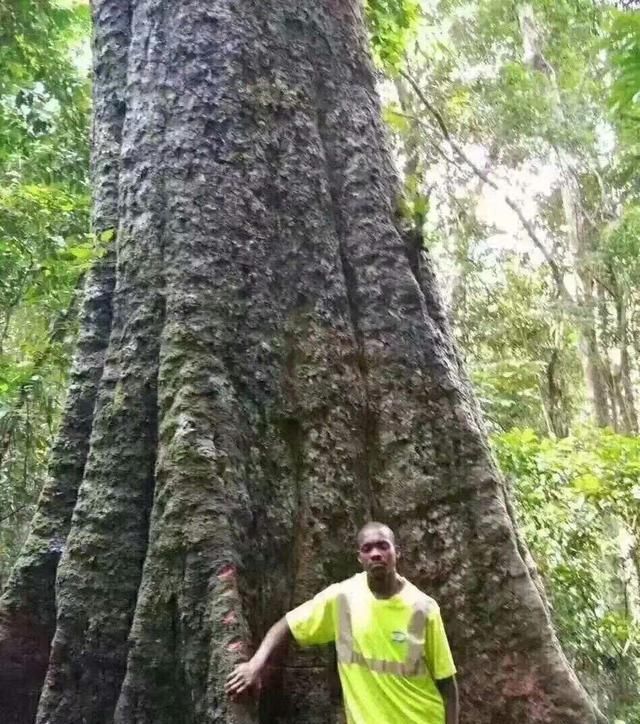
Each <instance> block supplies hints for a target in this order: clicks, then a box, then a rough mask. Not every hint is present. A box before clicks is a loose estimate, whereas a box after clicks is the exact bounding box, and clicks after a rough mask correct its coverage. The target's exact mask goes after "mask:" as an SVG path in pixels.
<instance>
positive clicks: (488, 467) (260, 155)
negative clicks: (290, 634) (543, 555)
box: [0, 0, 596, 724]
mask: <svg viewBox="0 0 640 724" xmlns="http://www.w3.org/2000/svg"><path fill="white" fill-rule="evenodd" d="M94 19H95V93H96V105H95V124H94V145H95V153H94V172H95V189H96V227H97V230H98V231H102V230H104V229H108V228H111V227H112V226H113V227H116V228H117V239H116V242H117V243H116V251H117V263H116V271H115V288H113V290H112V286H111V275H112V272H111V269H112V267H111V265H110V263H109V261H110V260H109V258H107V259H106V260H104V261H103V262H102V263H101V264H100V266H99V269H98V272H97V277H96V279H97V281H95V282H94V285H93V287H91V289H90V293H89V295H88V299H87V306H86V309H85V315H84V324H83V332H82V336H81V343H80V347H79V351H78V359H77V362H76V367H75V370H76V371H75V376H74V379H75V382H74V385H72V388H71V394H70V398H69V403H68V406H67V414H66V417H65V420H64V422H63V425H62V428H61V432H60V437H59V441H58V444H57V447H56V451H55V452H54V457H53V462H52V467H51V480H50V482H49V484H48V487H47V489H46V491H45V494H44V495H43V497H42V500H41V502H40V508H39V511H38V515H37V517H36V521H35V524H34V528H33V532H32V534H31V536H30V538H29V541H28V543H27V546H26V549H25V552H24V554H23V556H22V558H21V559H20V561H19V563H18V566H17V568H16V572H15V575H14V576H13V578H12V580H11V582H10V585H9V587H8V590H7V591H6V593H5V597H4V598H3V600H2V609H1V612H2V618H1V619H0V622H1V629H0V640H1V641H2V646H1V647H0V655H1V657H2V659H1V660H0V688H1V690H2V697H3V698H2V701H1V704H2V721H3V722H4V723H5V724H15V723H19V724H31V722H33V721H34V720H35V721H36V722H38V724H80V723H81V722H90V723H91V724H102V723H103V722H104V723H105V724H106V723H107V722H115V723H117V724H176V723H178V722H180V723H182V722H184V723H188V724H192V723H193V724H195V723H197V724H207V722H209V723H214V722H216V723H219V722H239V721H243V722H258V721H260V722H280V723H282V724H289V723H290V724H293V722H296V723H297V724H326V723H327V722H332V721H336V716H337V714H336V712H337V710H338V708H339V704H338V703H337V702H336V701H335V697H334V696H333V694H332V689H331V686H330V679H329V677H328V676H325V675H324V673H323V672H325V671H327V663H326V660H325V655H324V653H323V652H317V651H312V652H310V653H308V654H302V653H295V652H292V653H290V655H289V658H288V660H287V664H286V665H284V666H283V667H281V669H280V671H279V672H278V673H277V675H276V676H275V677H274V680H273V681H272V682H271V684H270V686H271V695H270V697H269V699H268V701H266V699H265V702H264V703H263V706H262V708H261V711H260V712H257V711H254V710H252V709H251V707H248V706H241V707H235V708H234V707H232V706H230V705H229V703H228V702H227V701H226V699H225V697H224V695H223V679H224V676H225V674H226V672H227V671H229V668H230V667H231V666H232V664H233V663H234V661H236V660H237V659H238V658H239V657H241V656H243V655H245V653H246V651H247V649H249V648H251V647H252V646H253V645H255V643H256V642H257V641H258V639H259V638H260V636H261V635H262V634H263V633H264V631H265V629H266V628H267V626H268V625H269V624H270V623H271V622H273V620H274V619H276V618H277V617H279V616H280V615H281V614H282V613H283V612H284V611H285V610H286V609H287V608H289V607H290V606H292V605H293V604H295V603H298V602H300V601H301V600H303V599H305V598H306V597H308V596H310V595H311V594H313V593H314V592H315V591H317V590H318V589H319V588H320V587H322V586H323V585H325V584H327V583H328V582H329V581H331V580H335V579H336V578H340V577H342V576H346V575H349V574H350V573H351V572H352V571H353V570H354V565H355V558H354V554H353V552H352V549H351V545H352V540H353V534H354V531H355V530H356V528H357V526H358V525H359V524H360V523H362V521H364V520H365V519H367V518H369V517H371V516H375V517H381V518H384V519H385V520H386V521H388V522H389V523H390V524H391V525H392V526H394V527H395V528H396V529H397V532H398V534H399V536H400V540H401V541H402V544H403V549H404V556H405V571H406V573H407V574H408V575H409V576H410V577H411V578H412V579H413V580H415V582H416V583H417V584H418V585H420V586H421V587H423V588H424V589H426V590H428V591H430V592H431V593H432V594H433V595H434V596H435V597H436V598H437V599H439V600H440V602H441V604H442V607H443V610H444V613H445V617H446V620H447V624H448V629H449V632H450V636H451V639H452V643H453V648H454V650H455V654H456V658H457V661H458V664H459V667H460V678H461V682H462V698H463V702H464V705H463V711H464V714H463V718H462V721H463V722H466V723H468V724H471V722H473V723H474V724H489V723H495V724H498V722H499V723H500V724H509V723H513V724H515V723H516V722H517V723H518V724H533V723H534V722H535V723H540V724H542V722H545V723H548V722H556V723H557V724H588V723H589V722H595V721H596V714H595V712H594V710H593V708H592V706H591V705H590V703H589V701H588V700H587V698H586V696H585V694H584V692H583V691H582V689H581V688H580V686H579V684H578V682H577V681H576V679H575V677H574V675H573V673H572V672H571V671H570V669H569V668H568V666H567V663H566V661H565V659H564V657H563V656H562V654H561V652H560V650H559V648H558V645H557V642H556V640H555V637H554V635H553V631H552V629H551V626H550V623H549V619H548V614H547V608H546V605H545V602H544V599H543V597H542V595H541V593H540V591H539V589H538V586H537V585H536V584H537V579H536V577H535V572H534V571H533V570H532V568H531V566H529V565H526V564H525V562H524V561H525V560H528V558H527V557H526V551H525V550H524V549H523V547H522V546H521V544H520V543H519V541H518V539H517V537H516V535H515V532H514V527H513V522H512V520H511V517H510V514H509V512H508V509H509V508H508V500H507V499H505V494H504V489H503V486H502V484H501V482H500V479H499V477H498V475H497V473H496V470H495V468H494V466H493V463H492V462H491V459H490V455H489V452H488V449H487V445H486V442H485V437H484V434H483V431H482V428H481V426H480V424H479V422H478V416H477V412H476V407H475V404H474V402H473V400H472V398H471V397H470V395H469V392H468V386H467V383H466V381H465V380H464V378H463V377H462V376H461V373H460V370H459V367H458V365H457V362H456V355H455V350H454V349H453V347H452V343H451V335H450V332H449V329H448V326H447V323H446V321H445V318H444V314H443V312H442V308H441V306H440V303H439V300H438V295H437V293H436V291H435V289H434V280H433V277H432V274H431V270H430V266H429V264H428V261H427V260H426V259H424V258H422V257H421V256H420V253H419V252H418V251H417V249H416V247H415V245H414V244H411V243H406V238H407V237H406V236H405V234H404V232H403V230H402V229H401V228H400V226H399V224H398V222H397V218H396V213H395V203H396V194H397V192H398V185H397V181H396V178H395V175H394V173H393V169H392V167H391V164H390V160H389V154H388V151H387V148H386V145H385V141H384V132H383V128H382V125H381V121H380V116H379V109H378V102H377V99H376V93H375V88H374V78H373V74H372V71H371V68H370V65H369V61H368V59H367V56H366V52H365V50H364V48H365V36H364V31H363V25H362V19H361V16H360V9H359V7H358V5H357V3H356V2H354V1H352V0H339V1H338V0H298V1H297V2H290V3H284V2H282V0H182V1H181V2H176V0H136V2H132V3H131V8H129V5H128V3H127V2H125V1H124V0H96V1H95V2H94ZM116 200H117V204H116ZM116 216H117V224H116ZM107 336H109V341H108V348H107V349H106V351H105V340H106V337H107ZM103 359H104V367H103V369H102V361H103ZM98 378H100V381H99V386H98V387H97V390H96V385H97V380H98ZM78 486H79V487H78ZM61 550H64V552H63V555H62V558H61V560H60V562H59V564H58V565H57V578H56V579H55V594H54V576H55V575H56V564H57V562H58V556H59V553H60V551H61ZM54 595H55V597H54ZM54 612H55V613H54ZM54 615H55V619H54ZM50 639H51V651H50V655H49V652H48V646H49V640H50ZM28 657H31V658H29V659H28ZM27 659H28V660H27ZM30 661H33V662H35V664H36V665H33V666H31V665H30ZM43 677H44V680H43ZM18 681H23V682H25V685H24V686H22V687H18V686H17V685H16V682H18ZM41 687H42V694H41V697H40V700H39V703H38V706H37V713H36V708H35V702H36V700H37V696H38V691H39V690H40V688H41Z"/></svg>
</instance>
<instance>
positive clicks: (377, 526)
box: [356, 520, 396, 545]
mask: <svg viewBox="0 0 640 724" xmlns="http://www.w3.org/2000/svg"><path fill="white" fill-rule="evenodd" d="M370 530H383V531H384V532H385V533H387V534H388V535H389V538H391V542H392V543H393V545H395V544H396V536H395V533H394V532H393V531H392V530H391V528H389V526H388V525H387V524H386V523H380V522H378V521H377V520H370V521H369V522H368V523H365V524H364V525H363V526H362V528H360V530H359V531H358V537H357V539H356V540H357V541H358V545H359V544H360V541H361V540H362V536H363V535H364V534H365V533H368V532H369V531H370Z"/></svg>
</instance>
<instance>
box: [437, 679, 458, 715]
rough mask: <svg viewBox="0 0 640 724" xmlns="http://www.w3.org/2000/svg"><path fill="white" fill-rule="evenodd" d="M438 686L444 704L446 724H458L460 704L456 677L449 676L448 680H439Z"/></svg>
mask: <svg viewBox="0 0 640 724" xmlns="http://www.w3.org/2000/svg"><path fill="white" fill-rule="evenodd" d="M436 686H437V687H438V691H439V692H440V695H441V696H442V701H443V702H444V710H445V713H446V718H445V724H458V716H459V704H458V683H457V682H456V677H455V676H449V677H448V678H446V679H440V680H437V681H436Z"/></svg>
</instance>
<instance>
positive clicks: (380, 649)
mask: <svg viewBox="0 0 640 724" xmlns="http://www.w3.org/2000/svg"><path fill="white" fill-rule="evenodd" d="M403 582H404V585H403V587H402V590H401V591H400V592H399V593H397V594H396V595H395V596H392V597H391V598H386V599H379V598H376V597H375V596H374V595H373V594H372V593H371V590H370V589H369V585H368V583H367V576H366V574H365V573H359V574H357V575H355V576H353V577H352V578H349V579H347V580H346V581H342V582H341V583H335V584H334V585H332V586H329V587H328V588H325V590H324V591H321V592H320V593H319V594H318V595H317V596H315V598H312V599H311V600H310V601H307V602H306V603H303V604H302V605H301V606H298V608H295V609H293V611H290V612H289V613H288V614H287V616H286V619H287V623H288V625H289V628H290V629H291V633H292V634H293V636H294V638H295V639H296V641H297V642H298V643H299V644H300V645H301V646H310V645H313V644H326V643H330V642H332V641H335V643H336V651H337V654H338V671H339V674H340V681H341V684H342V692H343V695H344V703H345V709H346V712H347V721H348V722H349V724H444V720H445V718H444V704H443V701H442V697H441V695H440V692H439V691H438V688H437V686H436V684H435V682H436V681H437V680H439V679H447V678H449V677H450V676H453V675H454V674H455V673H456V667H455V665H454V663H453V658H452V656H451V650H450V648H449V643H448V641H447V636H446V633H445V630H444V626H443V623H442V618H441V617H440V609H439V607H438V604H437V603H436V602H435V601H434V600H433V599H432V598H430V597H429V596H427V595H426V594H424V593H422V591H420V590H419V589H418V588H416V587H415V586H414V585H413V584H412V583H410V582H409V581H407V580H406V579H403Z"/></svg>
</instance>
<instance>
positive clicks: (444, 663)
mask: <svg viewBox="0 0 640 724" xmlns="http://www.w3.org/2000/svg"><path fill="white" fill-rule="evenodd" d="M425 658H426V663H427V668H428V669H429V672H430V674H431V677H432V678H433V681H434V682H435V684H436V686H437V687H438V691H439V692H440V695H441V696H442V701H443V704H444V710H445V712H446V718H445V724H458V711H459V705H458V684H457V682H456V665H455V664H454V662H453V656H452V655H451V649H450V648H449V641H448V640H447V634H446V633H445V630H444V624H443V622H442V617H441V616H440V609H439V608H437V607H436V609H435V610H433V611H432V612H431V613H430V614H429V616H428V617H427V626H426V631H425Z"/></svg>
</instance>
